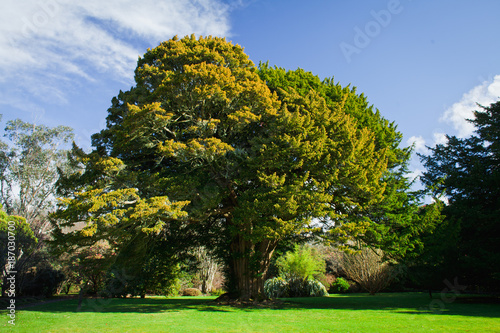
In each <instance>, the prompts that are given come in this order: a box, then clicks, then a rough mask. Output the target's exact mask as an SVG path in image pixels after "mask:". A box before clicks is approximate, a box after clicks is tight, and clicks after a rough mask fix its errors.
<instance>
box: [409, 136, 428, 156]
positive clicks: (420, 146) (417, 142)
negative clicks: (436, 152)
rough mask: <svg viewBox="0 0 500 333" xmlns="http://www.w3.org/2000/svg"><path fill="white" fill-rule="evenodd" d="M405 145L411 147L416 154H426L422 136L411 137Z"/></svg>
mask: <svg viewBox="0 0 500 333" xmlns="http://www.w3.org/2000/svg"><path fill="white" fill-rule="evenodd" d="M406 143H407V144H408V146H413V145H414V147H415V151H416V152H417V153H421V154H424V153H426V152H427V148H426V147H425V139H424V138H423V137H422V136H412V137H411V138H409V139H408V140H407V141H406Z"/></svg>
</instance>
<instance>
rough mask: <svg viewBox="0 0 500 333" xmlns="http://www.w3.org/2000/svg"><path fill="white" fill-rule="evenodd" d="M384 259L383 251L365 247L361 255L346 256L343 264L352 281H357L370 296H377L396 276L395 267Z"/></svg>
mask: <svg viewBox="0 0 500 333" xmlns="http://www.w3.org/2000/svg"><path fill="white" fill-rule="evenodd" d="M382 258H383V252H382V250H380V249H370V248H367V247H365V248H363V249H362V250H361V251H360V252H359V253H346V254H344V257H343V262H342V264H343V268H344V271H345V272H346V274H347V277H348V278H349V279H350V280H353V281H356V282H357V283H358V284H359V285H360V286H361V288H363V289H364V290H366V291H367V292H369V293H370V295H375V293H377V292H379V291H381V290H383V289H384V288H386V287H387V286H388V285H389V284H390V283H391V281H392V280H393V279H394V275H395V274H394V269H393V267H392V266H390V265H389V263H387V262H383V261H382Z"/></svg>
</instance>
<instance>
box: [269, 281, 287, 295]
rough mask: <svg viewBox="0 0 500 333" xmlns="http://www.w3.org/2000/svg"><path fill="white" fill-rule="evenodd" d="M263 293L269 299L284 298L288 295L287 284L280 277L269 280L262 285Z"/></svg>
mask: <svg viewBox="0 0 500 333" xmlns="http://www.w3.org/2000/svg"><path fill="white" fill-rule="evenodd" d="M264 292H265V293H266V296H267V297H269V298H278V297H286V296H287V295H288V283H287V281H286V280H285V279H283V278H282V277H275V278H272V279H269V280H267V281H266V283H265V284H264Z"/></svg>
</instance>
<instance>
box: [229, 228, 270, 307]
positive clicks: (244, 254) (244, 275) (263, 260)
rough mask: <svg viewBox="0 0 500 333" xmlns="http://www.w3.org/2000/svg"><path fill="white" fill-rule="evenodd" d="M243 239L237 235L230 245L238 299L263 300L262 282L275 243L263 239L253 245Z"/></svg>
mask: <svg viewBox="0 0 500 333" xmlns="http://www.w3.org/2000/svg"><path fill="white" fill-rule="evenodd" d="M245 238H246V237H242V236H241V235H237V236H236V237H235V238H234V239H233V241H232V243H231V252H232V256H233V257H232V262H231V263H232V273H233V278H234V279H235V281H234V282H235V287H236V289H237V294H238V298H239V299H242V300H250V299H252V300H261V299H265V298H266V296H265V294H264V282H265V279H266V274H267V271H268V269H269V265H270V262H271V257H272V254H273V252H274V250H275V248H276V243H277V242H276V241H271V240H267V239H265V240H262V241H259V242H257V243H255V244H254V243H253V242H252V241H250V240H248V239H245Z"/></svg>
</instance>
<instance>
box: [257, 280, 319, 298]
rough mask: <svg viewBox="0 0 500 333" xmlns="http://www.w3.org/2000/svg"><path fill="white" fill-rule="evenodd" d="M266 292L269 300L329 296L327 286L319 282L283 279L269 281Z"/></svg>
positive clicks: (265, 285)
mask: <svg viewBox="0 0 500 333" xmlns="http://www.w3.org/2000/svg"><path fill="white" fill-rule="evenodd" d="M264 292H265V294H266V296H267V297H269V298H278V297H323V296H328V291H327V290H326V288H325V286H324V285H323V284H322V283H321V282H319V281H317V280H313V279H310V280H304V279H300V278H292V279H289V280H285V279H283V278H281V277H276V278H273V279H269V280H267V281H266V283H265V284H264Z"/></svg>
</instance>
